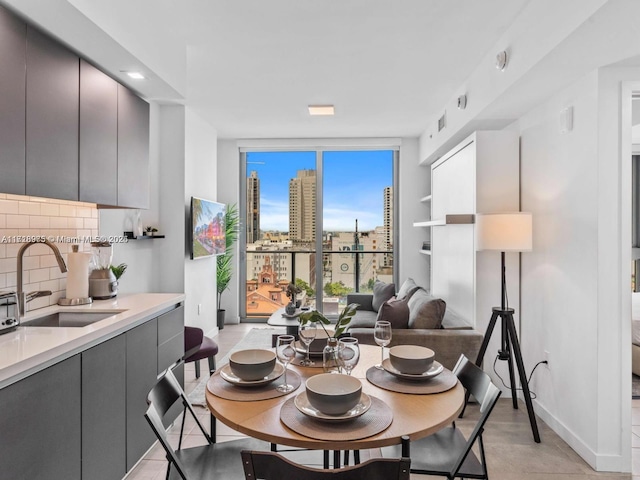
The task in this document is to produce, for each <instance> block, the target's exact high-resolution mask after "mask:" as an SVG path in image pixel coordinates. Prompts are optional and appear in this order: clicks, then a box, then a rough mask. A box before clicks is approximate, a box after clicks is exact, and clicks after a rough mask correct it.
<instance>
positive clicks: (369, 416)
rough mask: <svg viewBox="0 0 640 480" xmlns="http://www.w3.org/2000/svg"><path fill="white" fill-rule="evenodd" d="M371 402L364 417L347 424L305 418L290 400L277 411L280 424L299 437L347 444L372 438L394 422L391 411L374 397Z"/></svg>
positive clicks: (349, 421) (292, 400)
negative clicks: (346, 442)
mask: <svg viewBox="0 0 640 480" xmlns="http://www.w3.org/2000/svg"><path fill="white" fill-rule="evenodd" d="M369 397H370V398H371V408H370V409H369V411H368V412H366V413H365V414H364V415H361V416H359V417H357V418H354V419H353V420H348V421H346V422H339V423H335V422H323V421H322V420H319V419H315V418H311V417H308V416H306V415H305V414H304V413H302V412H301V411H300V410H298V409H297V408H296V406H295V404H294V401H295V397H294V398H290V399H289V400H287V401H286V402H284V404H283V405H282V408H281V409H280V421H281V422H282V423H284V424H285V425H286V426H287V427H289V428H290V429H291V430H293V431H294V432H296V433H299V434H300V435H304V436H305V437H309V438H314V439H316V440H329V441H340V442H342V441H349V440H359V439H361V438H367V437H371V436H373V435H376V434H378V433H380V432H382V431H384V430H386V429H387V428H388V427H389V425H391V422H392V421H393V412H392V411H391V408H390V407H389V406H388V405H387V404H386V403H384V402H383V401H382V400H379V399H378V398H376V397H372V396H371V395H369Z"/></svg>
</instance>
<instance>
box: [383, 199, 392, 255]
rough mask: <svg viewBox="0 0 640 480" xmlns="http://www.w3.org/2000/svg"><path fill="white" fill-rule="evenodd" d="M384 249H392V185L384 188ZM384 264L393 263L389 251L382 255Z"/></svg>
mask: <svg viewBox="0 0 640 480" xmlns="http://www.w3.org/2000/svg"><path fill="white" fill-rule="evenodd" d="M383 195H384V206H383V208H384V211H383V215H384V241H385V244H384V245H383V248H384V250H393V187H385V189H384V194H383ZM383 262H384V266H385V267H390V266H392V265H393V256H392V254H390V253H385V255H384V260H383Z"/></svg>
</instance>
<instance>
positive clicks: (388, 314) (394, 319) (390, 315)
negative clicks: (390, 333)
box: [376, 297, 409, 329]
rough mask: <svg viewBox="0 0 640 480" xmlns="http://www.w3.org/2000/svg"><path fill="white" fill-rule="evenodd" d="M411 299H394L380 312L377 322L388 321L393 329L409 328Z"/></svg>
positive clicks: (381, 308)
mask: <svg viewBox="0 0 640 480" xmlns="http://www.w3.org/2000/svg"><path fill="white" fill-rule="evenodd" d="M408 303H409V299H408V298H401V299H397V298H396V297H392V298H390V299H389V300H387V301H386V302H384V303H383V304H382V305H380V310H378V318H377V319H376V320H386V321H387V322H390V323H391V328H392V329H395V328H407V327H408V325H409V305H408Z"/></svg>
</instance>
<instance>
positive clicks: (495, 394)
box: [451, 355, 502, 476]
mask: <svg viewBox="0 0 640 480" xmlns="http://www.w3.org/2000/svg"><path fill="white" fill-rule="evenodd" d="M453 373H454V374H455V375H456V377H458V380H460V383H461V384H462V386H463V387H464V388H465V389H466V390H467V392H469V393H470V394H471V395H473V396H474V398H475V399H476V400H477V401H478V402H479V403H480V418H479V419H478V422H477V423H476V425H475V427H474V429H473V432H472V433H471V435H469V438H468V439H467V444H466V448H465V450H464V451H463V452H462V453H461V454H460V456H459V458H458V460H457V461H456V462H455V464H454V468H453V469H452V471H451V475H452V476H453V474H454V473H457V471H458V470H459V469H460V466H461V465H462V463H463V462H464V460H465V458H466V457H467V455H468V454H469V451H470V450H471V447H473V444H474V443H475V441H476V439H477V438H478V436H480V435H481V434H482V430H483V429H484V424H485V423H486V422H487V420H488V419H489V415H491V411H492V410H493V407H495V405H496V403H497V402H498V398H500V395H501V394H502V392H501V391H500V389H499V388H498V387H496V386H495V385H494V384H493V383H492V382H491V377H489V375H487V374H486V373H485V372H483V371H482V369H481V368H480V367H478V366H477V365H476V364H474V363H473V362H471V361H469V359H468V358H467V357H465V356H464V355H460V358H459V359H458V362H457V363H456V366H455V367H454V368H453Z"/></svg>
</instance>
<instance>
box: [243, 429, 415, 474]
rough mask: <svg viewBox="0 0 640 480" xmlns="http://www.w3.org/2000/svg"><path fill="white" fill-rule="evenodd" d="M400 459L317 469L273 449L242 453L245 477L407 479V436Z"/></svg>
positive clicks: (374, 460) (408, 462)
mask: <svg viewBox="0 0 640 480" xmlns="http://www.w3.org/2000/svg"><path fill="white" fill-rule="evenodd" d="M402 451H403V452H405V454H404V455H403V457H402V458H393V459H392V458H375V459H371V460H367V461H366V462H364V463H361V464H360V465H356V466H353V467H344V468H336V469H329V470H326V469H320V468H311V467H306V466H302V465H297V464H295V463H293V462H291V461H290V460H288V459H287V458H284V457H283V456H282V455H280V454H277V453H273V452H253V451H243V452H242V464H243V466H244V475H245V480H285V479H286V480H288V479H295V480H409V468H410V465H411V459H410V458H408V452H409V437H403V439H402Z"/></svg>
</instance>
